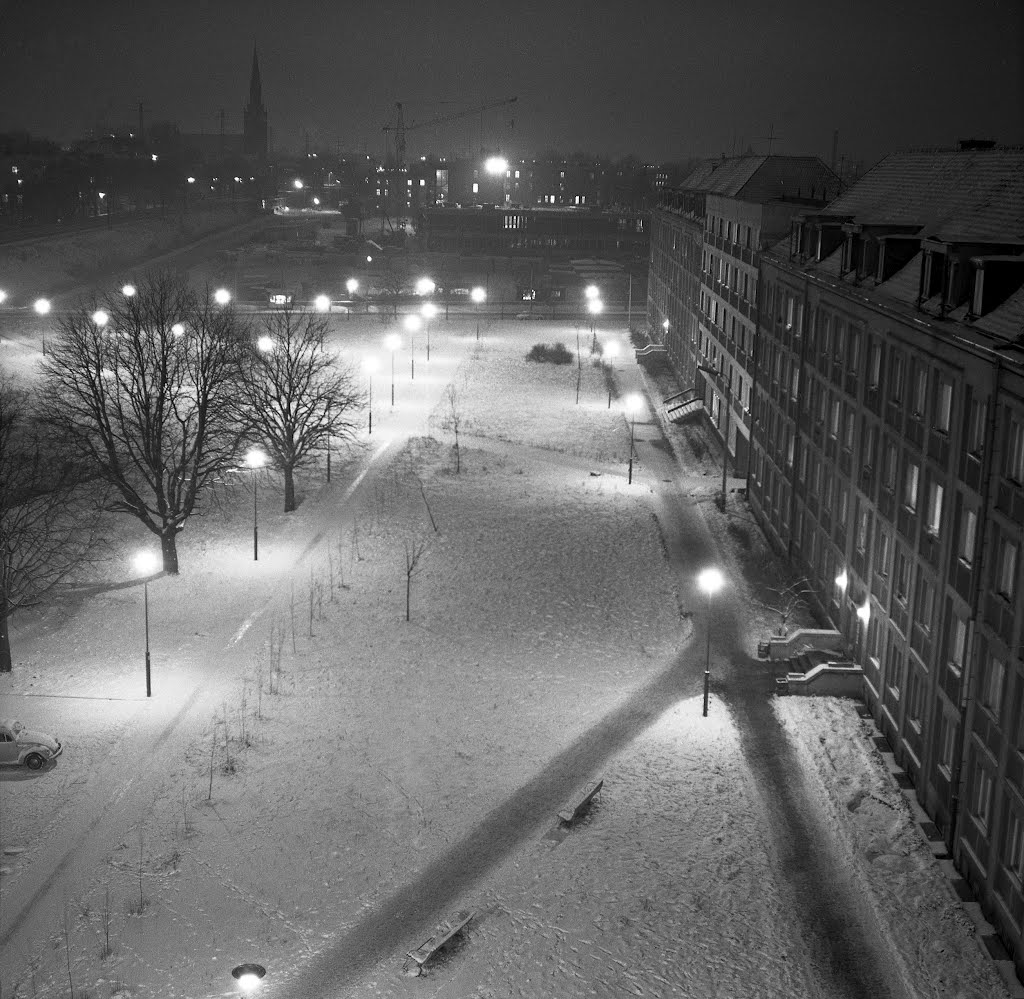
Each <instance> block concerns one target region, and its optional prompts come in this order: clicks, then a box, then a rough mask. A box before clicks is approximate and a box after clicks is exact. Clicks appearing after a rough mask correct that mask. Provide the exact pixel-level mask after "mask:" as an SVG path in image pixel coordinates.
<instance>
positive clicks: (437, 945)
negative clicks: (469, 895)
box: [406, 909, 476, 974]
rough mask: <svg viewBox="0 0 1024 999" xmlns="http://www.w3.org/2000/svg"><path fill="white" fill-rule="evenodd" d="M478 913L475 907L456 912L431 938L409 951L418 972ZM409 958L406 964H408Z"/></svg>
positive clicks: (409, 956)
mask: <svg viewBox="0 0 1024 999" xmlns="http://www.w3.org/2000/svg"><path fill="white" fill-rule="evenodd" d="M475 915H476V910H475V909H465V910H463V911H461V912H457V913H455V915H454V916H452V918H451V919H448V920H445V922H443V923H442V924H441V925H440V926H439V927H438V928H437V932H436V933H435V934H434V935H433V936H432V937H430V939H429V940H425V941H424V942H423V943H421V944H420V945H419V947H417V948H416V949H415V950H411V951H409V953H408V955H407V957H408V958H409V959H410V960H413V961H415V962H416V964H417V966H418V967H417V969H416V973H417V974H419V973H420V971H421V970H422V969H423V965H425V964H426V963H427V961H429V960H430V959H431V958H432V957H433V956H434V955H435V954H436V953H437V952H438V951H439V950H440V949H441V948H442V947H445V946H446V945H447V944H448V943H449V942H450V941H451V939H452V937H454V936H456V935H457V934H459V933H461V932H462V931H463V930H464V929H465V928H466V926H467V925H468V924H469V921H470V920H471V919H472V918H473V917H474V916H475ZM408 963H409V962H408V960H407V961H406V966H408Z"/></svg>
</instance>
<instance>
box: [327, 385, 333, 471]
mask: <svg viewBox="0 0 1024 999" xmlns="http://www.w3.org/2000/svg"><path fill="white" fill-rule="evenodd" d="M332 430H333V416H332V413H331V400H330V399H328V400H327V484H328V485H330V484H331V431H332Z"/></svg>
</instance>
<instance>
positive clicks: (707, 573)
mask: <svg viewBox="0 0 1024 999" xmlns="http://www.w3.org/2000/svg"><path fill="white" fill-rule="evenodd" d="M724 582H725V578H724V577H723V576H722V574H721V572H719V571H718V569H705V570H704V571H703V572H702V573H701V574H700V575H699V576H698V577H697V585H698V586H699V587H700V588H701V590H702V591H703V592H704V593H705V594H706V595H707V598H708V620H707V624H706V625H705V627H706V629H707V658H706V660H705V663H704V717H705V718H707V716H708V694H709V692H710V690H711V598H712V597H713V596H714V595H715V594H716V593H717V592H718V591H719V590H720V589H721V588H722V584H723V583H724Z"/></svg>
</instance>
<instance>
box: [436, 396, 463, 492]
mask: <svg viewBox="0 0 1024 999" xmlns="http://www.w3.org/2000/svg"><path fill="white" fill-rule="evenodd" d="M444 404H445V412H444V421H443V422H442V424H441V426H442V427H443V428H444V429H445V430H450V431H451V432H452V433H453V434H455V474H456V475H458V474H459V472H460V471H462V453H461V451H460V450H459V431H460V430H461V429H462V424H463V422H464V420H465V416H464V415H463V412H462V398H461V397H460V395H459V390H458V389H457V388H456V387H455V386H454V385H452V384H449V385H448V386H447V388H445V390H444Z"/></svg>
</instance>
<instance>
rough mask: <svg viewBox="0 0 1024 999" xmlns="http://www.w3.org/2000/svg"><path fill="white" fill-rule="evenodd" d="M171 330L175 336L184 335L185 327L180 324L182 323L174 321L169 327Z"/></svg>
mask: <svg viewBox="0 0 1024 999" xmlns="http://www.w3.org/2000/svg"><path fill="white" fill-rule="evenodd" d="M171 332H172V333H173V334H174V335H175V336H184V335H185V327H184V326H182V324H181V323H175V324H174V325H173V326H172V327H171Z"/></svg>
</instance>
